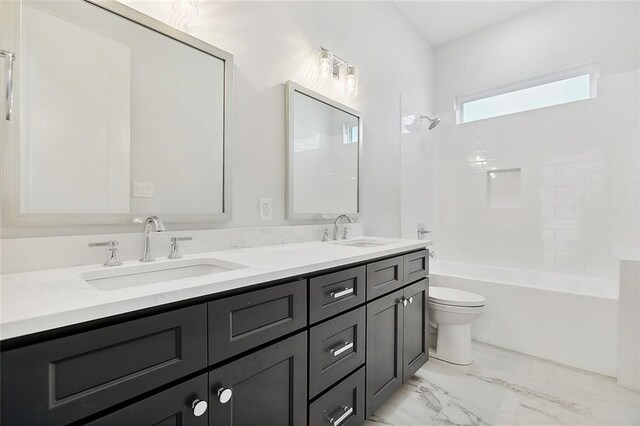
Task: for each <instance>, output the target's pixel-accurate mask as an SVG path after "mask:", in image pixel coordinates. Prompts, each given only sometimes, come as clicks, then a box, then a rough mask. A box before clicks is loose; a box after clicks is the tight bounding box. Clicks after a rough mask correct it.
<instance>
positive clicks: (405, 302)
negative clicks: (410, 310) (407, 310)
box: [398, 297, 409, 306]
mask: <svg viewBox="0 0 640 426" xmlns="http://www.w3.org/2000/svg"><path fill="white" fill-rule="evenodd" d="M398 303H402V304H403V305H404V306H407V304H408V303H409V301H408V300H407V299H405V298H404V297H403V298H402V299H400V300H398Z"/></svg>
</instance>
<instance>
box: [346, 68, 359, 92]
mask: <svg viewBox="0 0 640 426" xmlns="http://www.w3.org/2000/svg"><path fill="white" fill-rule="evenodd" d="M343 94H344V96H349V97H352V98H353V97H356V96H358V77H357V75H356V69H355V68H354V67H347V74H346V76H345V82H344V93H343Z"/></svg>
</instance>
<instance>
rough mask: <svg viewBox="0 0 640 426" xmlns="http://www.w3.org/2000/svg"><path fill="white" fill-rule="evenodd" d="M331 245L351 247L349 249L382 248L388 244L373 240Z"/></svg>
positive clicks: (349, 241) (341, 242) (342, 242)
mask: <svg viewBox="0 0 640 426" xmlns="http://www.w3.org/2000/svg"><path fill="white" fill-rule="evenodd" d="M331 244H335V245H338V246H349V247H363V248H364V247H380V246H386V245H387V244H389V243H387V242H384V241H378V240H372V239H361V240H346V241H335V242H332V243H331Z"/></svg>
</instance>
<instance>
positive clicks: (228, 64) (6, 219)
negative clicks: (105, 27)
mask: <svg viewBox="0 0 640 426" xmlns="http://www.w3.org/2000/svg"><path fill="white" fill-rule="evenodd" d="M83 1H86V2H87V3H91V4H93V5H95V6H97V7H100V8H102V9H104V10H106V11H108V12H111V13H114V14H116V15H118V16H121V17H123V18H125V19H127V20H129V21H132V22H133V23H134V24H139V25H142V26H143V27H146V28H148V29H150V30H152V31H155V32H157V33H160V34H161V35H164V36H167V37H169V38H172V39H174V40H176V41H179V42H181V43H184V44H186V45H188V46H191V47H193V48H195V49H198V50H200V51H202V52H204V53H207V54H210V55H212V56H215V57H216V58H218V59H220V60H222V61H224V123H223V126H224V127H223V181H222V185H223V201H222V212H221V213H212V214H165V213H163V212H136V213H23V212H21V211H20V129H19V127H20V126H19V123H20V84H19V76H20V57H17V58H16V59H17V60H16V62H15V64H14V80H16V81H14V101H15V107H14V112H13V117H12V119H11V121H6V120H5V119H4V117H2V124H1V125H0V136H1V138H0V139H1V141H2V151H1V152H2V226H4V227H29V226H56V225H122V224H133V223H142V222H144V220H145V218H146V217H147V216H150V215H154V214H155V215H159V216H161V217H162V219H163V221H164V222H165V223H189V222H191V223H209V222H228V221H231V216H232V213H231V153H230V145H231V144H230V140H231V123H232V113H233V55H231V54H230V53H228V52H225V51H224V50H221V49H218V48H217V47H214V46H212V45H210V44H208V43H206V42H204V41H202V40H199V39H197V38H195V37H193V36H190V35H188V34H186V33H184V32H182V31H180V30H178V29H176V28H173V27H171V26H169V25H167V24H164V23H163V22H160V21H158V20H156V19H153V18H151V17H150V16H148V15H145V14H144V13H141V12H138V11H137V10H135V9H132V8H130V7H128V6H125V5H124V4H122V3H119V2H117V1H114V0H83ZM21 7H22V2H21V1H7V2H5V1H2V2H0V17H1V18H2V20H3V21H4V22H3V24H4V23H5V22H11V23H19V22H20V16H21ZM5 20H6V21H5ZM3 27H4V28H6V29H4V28H3ZM8 27H10V26H9V25H1V26H0V30H1V31H2V32H3V33H2V39H3V44H4V46H3V48H6V49H8V50H11V51H19V47H20V40H19V36H18V35H17V34H16V32H18V31H16V30H15V28H14V29H13V30H10V29H9V28H8ZM11 27H15V25H11ZM16 82H17V83H18V84H15V83H16ZM3 91H4V90H3ZM3 95H4V93H3Z"/></svg>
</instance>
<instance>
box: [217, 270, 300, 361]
mask: <svg viewBox="0 0 640 426" xmlns="http://www.w3.org/2000/svg"><path fill="white" fill-rule="evenodd" d="M306 324H307V282H306V280H298V281H294V282H291V283H288V284H282V285H278V286H275V287H270V288H266V289H263V290H257V291H252V292H250V293H246V294H240V295H238V296H233V297H227V298H225V299H221V300H216V301H213V302H209V363H210V364H214V363H216V362H219V361H222V360H224V359H226V358H229V357H230V356H232V355H235V354H239V353H241V352H244V351H246V350H247V349H251V348H253V347H256V346H258V345H261V344H263V343H266V342H268V341H270V340H273V339H276V338H278V337H280V336H284V335H285V334H288V333H291V332H294V331H296V330H298V329H300V328H302V327H304V326H305V325H306Z"/></svg>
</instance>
